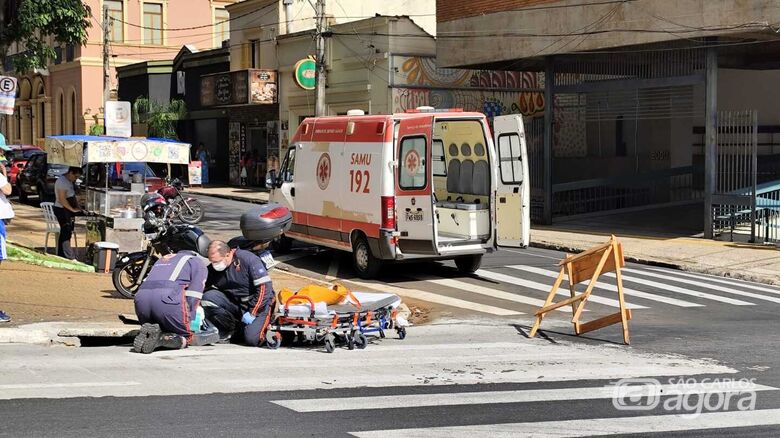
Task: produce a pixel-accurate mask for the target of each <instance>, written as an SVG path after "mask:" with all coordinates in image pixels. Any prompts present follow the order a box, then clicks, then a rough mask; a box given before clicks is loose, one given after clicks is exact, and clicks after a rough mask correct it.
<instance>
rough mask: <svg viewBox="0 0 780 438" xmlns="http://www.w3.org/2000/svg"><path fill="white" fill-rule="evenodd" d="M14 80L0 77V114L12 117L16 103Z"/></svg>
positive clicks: (8, 77) (15, 83)
mask: <svg viewBox="0 0 780 438" xmlns="http://www.w3.org/2000/svg"><path fill="white" fill-rule="evenodd" d="M16 87H17V81H16V78H14V77H11V76H0V114H8V115H12V114H13V113H14V103H15V101H16Z"/></svg>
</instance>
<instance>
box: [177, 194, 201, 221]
mask: <svg viewBox="0 0 780 438" xmlns="http://www.w3.org/2000/svg"><path fill="white" fill-rule="evenodd" d="M178 207H179V220H181V221H182V222H184V223H185V224H190V225H194V224H197V223H198V222H200V221H201V220H202V219H203V206H202V205H201V203H200V201H198V200H197V199H190V200H189V201H187V203H186V204H185V203H184V201H181V202H180V203H179V206H178Z"/></svg>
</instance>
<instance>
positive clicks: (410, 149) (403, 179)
mask: <svg viewBox="0 0 780 438" xmlns="http://www.w3.org/2000/svg"><path fill="white" fill-rule="evenodd" d="M426 146H427V145H426V142H425V137H423V136H418V137H406V138H404V139H403V140H401V154H400V155H401V163H400V166H399V167H400V171H399V172H398V185H399V186H400V187H401V188H402V189H404V190H417V189H422V188H425V186H426V184H427V181H426V169H425V156H426V152H427V151H426Z"/></svg>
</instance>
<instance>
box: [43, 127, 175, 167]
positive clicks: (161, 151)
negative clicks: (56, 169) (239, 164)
mask: <svg viewBox="0 0 780 438" xmlns="http://www.w3.org/2000/svg"><path fill="white" fill-rule="evenodd" d="M44 151H46V153H47V154H48V157H47V161H48V162H49V163H53V164H66V165H68V166H77V167H81V166H83V165H84V164H87V163H114V162H123V163H131V162H146V163H169V164H188V163H189V162H190V145H189V144H188V143H180V142H177V141H174V140H168V139H162V138H121V137H104V136H93V135H57V136H51V137H46V142H45V143H44Z"/></svg>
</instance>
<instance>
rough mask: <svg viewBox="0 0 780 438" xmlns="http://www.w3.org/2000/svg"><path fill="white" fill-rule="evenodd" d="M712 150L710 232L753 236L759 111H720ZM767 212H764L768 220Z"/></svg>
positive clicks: (751, 238)
mask: <svg viewBox="0 0 780 438" xmlns="http://www.w3.org/2000/svg"><path fill="white" fill-rule="evenodd" d="M717 120H718V122H717V123H718V127H717V142H716V146H715V147H716V151H715V157H716V162H715V173H716V177H715V192H714V193H713V196H712V204H711V205H710V208H711V209H712V218H713V221H712V223H713V225H712V226H713V232H714V233H713V234H714V235H717V234H722V233H724V232H728V233H729V237H730V239H731V240H732V241H733V240H734V235H735V234H741V235H747V236H749V241H750V242H754V241H755V239H756V222H757V220H758V219H759V214H764V213H768V212H764V211H763V210H761V211H759V209H758V207H759V206H758V205H757V203H756V200H757V191H758V188H757V185H758V179H757V176H758V114H757V112H756V111H719V112H718V119H717ZM769 218H770V215H767V217H766V219H767V220H768V219H769Z"/></svg>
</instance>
